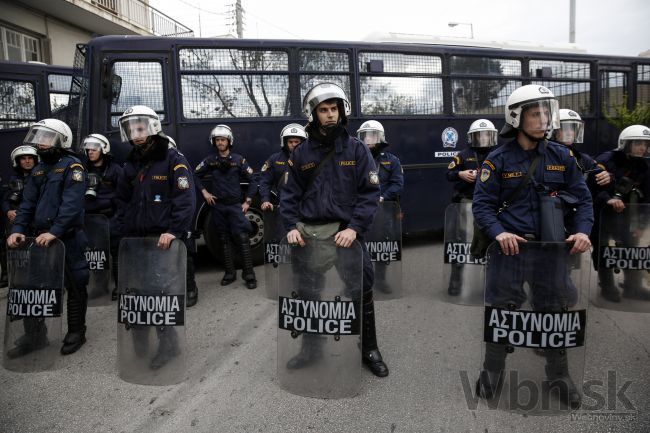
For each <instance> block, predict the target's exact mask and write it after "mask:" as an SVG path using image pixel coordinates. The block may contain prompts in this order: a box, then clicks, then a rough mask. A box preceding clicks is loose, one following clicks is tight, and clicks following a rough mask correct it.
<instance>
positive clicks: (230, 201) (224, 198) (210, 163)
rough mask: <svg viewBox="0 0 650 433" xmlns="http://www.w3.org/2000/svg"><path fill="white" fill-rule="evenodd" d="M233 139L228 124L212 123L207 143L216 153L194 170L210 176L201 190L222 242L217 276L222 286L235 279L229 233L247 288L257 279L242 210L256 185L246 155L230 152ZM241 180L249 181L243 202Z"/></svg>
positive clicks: (253, 284) (246, 220) (253, 286)
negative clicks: (221, 264)
mask: <svg viewBox="0 0 650 433" xmlns="http://www.w3.org/2000/svg"><path fill="white" fill-rule="evenodd" d="M233 142H234V139H233V134H232V130H231V129H230V127H229V126H227V125H217V126H215V127H214V129H212V131H211V132H210V144H211V145H212V146H214V147H215V150H216V154H214V155H210V156H208V157H206V158H205V159H203V161H201V163H200V164H199V165H198V166H197V167H196V169H195V170H194V173H195V174H196V176H198V177H199V178H201V179H204V178H206V177H207V176H208V175H211V176H212V183H211V187H210V190H208V189H207V188H203V189H202V191H201V193H202V194H203V198H204V199H205V201H206V202H207V203H208V204H209V205H210V206H212V212H211V215H212V223H213V224H214V225H215V227H216V229H217V233H218V234H219V239H220V240H221V244H222V246H223V259H224V267H225V268H226V272H225V274H224V276H223V278H222V279H221V285H222V286H226V285H228V284H230V283H232V282H234V281H235V280H236V279H237V275H236V271H235V261H234V258H233V254H232V247H231V245H230V237H231V234H232V236H233V237H234V239H235V240H236V241H237V243H238V244H239V248H240V251H241V257H242V262H243V263H242V265H243V266H242V268H243V269H242V278H243V279H244V281H245V282H246V287H247V288H249V289H254V288H256V287H257V279H256V277H255V271H254V270H253V256H252V255H251V246H250V238H249V234H250V231H251V224H250V222H249V221H248V219H247V218H246V212H247V211H248V207H249V206H250V204H251V203H252V200H253V199H252V197H253V195H254V194H255V190H256V186H255V183H254V182H253V181H252V175H253V169H252V168H250V166H249V165H248V163H247V162H246V159H245V158H244V157H243V156H241V155H239V154H236V153H233V152H231V149H232V146H233ZM242 182H246V183H248V184H249V187H248V190H247V192H246V196H245V199H244V202H243V203H242V188H241V183H242Z"/></svg>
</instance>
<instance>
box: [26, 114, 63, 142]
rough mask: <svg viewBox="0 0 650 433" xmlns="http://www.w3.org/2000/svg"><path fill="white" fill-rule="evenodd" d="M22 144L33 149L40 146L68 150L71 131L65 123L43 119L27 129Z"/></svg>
mask: <svg viewBox="0 0 650 433" xmlns="http://www.w3.org/2000/svg"><path fill="white" fill-rule="evenodd" d="M23 144H26V145H28V146H34V147H38V145H39V144H42V145H51V146H52V147H59V148H61V149H70V148H71V147H72V131H71V130H70V127H69V126H68V125H66V124H65V122H62V121H60V120H58V119H43V120H40V121H38V122H36V123H34V124H33V125H32V126H31V128H29V131H28V132H27V136H25V140H24V141H23Z"/></svg>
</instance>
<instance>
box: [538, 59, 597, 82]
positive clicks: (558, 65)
mask: <svg viewBox="0 0 650 433" xmlns="http://www.w3.org/2000/svg"><path fill="white" fill-rule="evenodd" d="M548 74H550V76H548ZM590 75H591V65H590V64H589V63H586V62H584V63H583V62H564V61H561V60H531V61H530V76H531V77H533V78H571V79H576V80H588V79H589V78H590Z"/></svg>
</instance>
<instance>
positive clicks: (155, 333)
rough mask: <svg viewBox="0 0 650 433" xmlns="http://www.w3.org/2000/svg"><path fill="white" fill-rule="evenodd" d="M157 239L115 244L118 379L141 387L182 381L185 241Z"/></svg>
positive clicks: (133, 239) (185, 265) (183, 370)
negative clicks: (165, 244)
mask: <svg viewBox="0 0 650 433" xmlns="http://www.w3.org/2000/svg"><path fill="white" fill-rule="evenodd" d="M157 243H158V237H149V238H125V239H122V241H121V242H120V251H119V260H120V266H119V275H118V288H117V290H118V300H117V302H118V307H117V365H118V373H119V376H120V378H122V379H123V380H125V381H127V382H131V383H138V384H143V385H171V384H175V383H179V382H182V381H183V380H184V379H185V377H184V376H185V372H186V368H185V350H186V347H185V346H186V345H185V281H186V280H185V273H186V267H187V252H186V249H185V245H184V244H183V243H182V242H181V241H179V240H174V241H173V242H172V244H171V247H170V248H169V249H168V250H162V249H160V248H158V247H157Z"/></svg>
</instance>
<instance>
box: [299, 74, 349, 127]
mask: <svg viewBox="0 0 650 433" xmlns="http://www.w3.org/2000/svg"><path fill="white" fill-rule="evenodd" d="M329 99H340V100H341V105H342V107H339V108H342V111H343V112H342V113H341V122H342V123H345V121H344V120H343V119H344V118H347V117H348V116H349V115H350V113H352V109H351V108H350V101H349V100H348V97H347V95H346V94H345V92H344V91H343V89H341V88H340V87H339V86H337V85H336V84H334V83H320V84H317V85H315V86H314V87H312V88H311V90H310V91H309V92H307V94H306V95H305V97H304V98H303V100H302V112H303V114H304V115H305V116H307V120H308V121H309V123H311V122H313V121H314V116H313V114H314V110H315V109H316V107H317V106H318V104H320V103H321V102H324V101H327V100H329Z"/></svg>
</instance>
